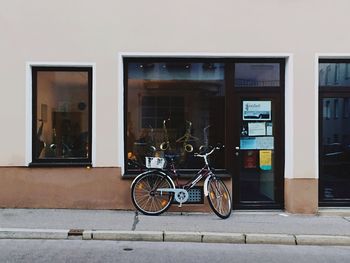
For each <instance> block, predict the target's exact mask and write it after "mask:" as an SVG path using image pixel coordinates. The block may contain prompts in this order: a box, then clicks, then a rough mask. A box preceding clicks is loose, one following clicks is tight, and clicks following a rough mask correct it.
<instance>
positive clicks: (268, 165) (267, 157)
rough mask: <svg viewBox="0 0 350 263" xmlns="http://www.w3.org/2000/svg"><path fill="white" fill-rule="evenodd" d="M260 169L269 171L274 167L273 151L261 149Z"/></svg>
mask: <svg viewBox="0 0 350 263" xmlns="http://www.w3.org/2000/svg"><path fill="white" fill-rule="evenodd" d="M259 160H260V169H261V170H264V171H269V170H271V169H272V151H270V150H260V151H259Z"/></svg>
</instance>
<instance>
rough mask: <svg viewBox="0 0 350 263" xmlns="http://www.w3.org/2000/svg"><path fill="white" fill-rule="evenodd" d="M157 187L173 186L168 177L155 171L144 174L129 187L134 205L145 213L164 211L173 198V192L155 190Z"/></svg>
mask: <svg viewBox="0 0 350 263" xmlns="http://www.w3.org/2000/svg"><path fill="white" fill-rule="evenodd" d="M158 188H173V184H172V182H171V181H170V179H169V178H167V177H166V176H164V175H161V174H157V173H148V174H144V175H143V176H141V177H140V178H138V179H137V180H136V181H135V182H134V184H133V185H132V187H131V199H132V202H133V204H134V206H135V207H136V208H137V209H138V210H139V211H140V212H142V213H143V214H145V215H159V214H161V213H163V212H165V211H166V210H167V209H168V208H169V206H170V205H171V202H172V200H173V198H174V195H173V193H169V192H163V193H160V192H158V191H156V190H157V189H158Z"/></svg>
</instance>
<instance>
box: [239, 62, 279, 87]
mask: <svg viewBox="0 0 350 263" xmlns="http://www.w3.org/2000/svg"><path fill="white" fill-rule="evenodd" d="M235 86H236V87H279V86H280V64H279V63H236V64H235Z"/></svg>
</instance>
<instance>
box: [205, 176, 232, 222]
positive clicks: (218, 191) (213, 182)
mask: <svg viewBox="0 0 350 263" xmlns="http://www.w3.org/2000/svg"><path fill="white" fill-rule="evenodd" d="M207 189H208V201H209V205H210V207H211V209H212V210H213V211H214V213H215V214H216V215H217V216H218V217H220V218H222V219H226V218H228V217H229V216H230V215H231V211H232V202H231V195H230V192H229V191H228V189H227V187H226V185H225V183H224V182H223V181H222V180H221V179H220V178H218V177H216V176H213V177H211V178H210V179H209V181H208V188H207Z"/></svg>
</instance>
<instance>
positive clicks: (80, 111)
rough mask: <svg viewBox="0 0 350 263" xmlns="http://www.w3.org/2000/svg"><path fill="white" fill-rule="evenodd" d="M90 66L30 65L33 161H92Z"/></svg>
mask: <svg viewBox="0 0 350 263" xmlns="http://www.w3.org/2000/svg"><path fill="white" fill-rule="evenodd" d="M91 72H92V71H91V69H90V68H50V67H34V68H33V162H34V163H35V162H39V163H40V162H53V163H56V162H58V163H60V162H69V163H70V162H90V161H91V150H90V149H91V128H90V127H91V88H92V82H91V74H92V73H91Z"/></svg>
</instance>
